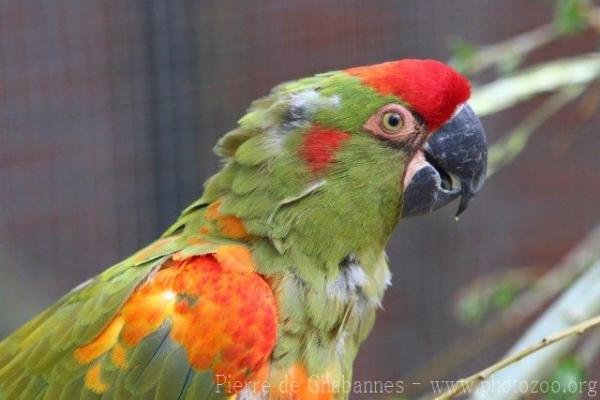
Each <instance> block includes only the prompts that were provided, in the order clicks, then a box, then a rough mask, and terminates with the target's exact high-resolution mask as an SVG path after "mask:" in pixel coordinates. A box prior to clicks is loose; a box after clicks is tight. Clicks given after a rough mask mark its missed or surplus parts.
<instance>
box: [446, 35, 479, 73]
mask: <svg viewBox="0 0 600 400" xmlns="http://www.w3.org/2000/svg"><path fill="white" fill-rule="evenodd" d="M449 48H450V51H452V54H453V57H452V62H451V64H452V66H453V67H454V68H456V69H457V70H458V71H460V72H468V71H469V70H471V69H472V68H473V62H474V58H475V55H476V54H477V46H475V45H473V44H472V43H469V42H467V41H466V40H464V39H461V38H454V39H452V40H451V41H450V44H449Z"/></svg>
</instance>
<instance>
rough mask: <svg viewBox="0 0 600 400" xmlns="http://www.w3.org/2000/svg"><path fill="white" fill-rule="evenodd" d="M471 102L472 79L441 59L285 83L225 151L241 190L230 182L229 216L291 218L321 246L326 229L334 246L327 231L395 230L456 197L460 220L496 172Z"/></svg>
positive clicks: (255, 108) (220, 149)
mask: <svg viewBox="0 0 600 400" xmlns="http://www.w3.org/2000/svg"><path fill="white" fill-rule="evenodd" d="M469 96H470V85H469V82H468V81H467V80H466V79H465V78H464V77H463V76H461V75H460V74H459V73H458V72H456V71H454V70H453V69H452V68H450V67H449V66H447V65H445V64H443V63H441V62H438V61H434V60H415V59H406V60H400V61H393V62H387V63H383V64H378V65H372V66H366V67H357V68H350V69H346V70H342V71H335V72H330V73H326V74H320V75H316V76H314V77H311V78H305V79H301V80H298V81H294V82H289V83H285V84H282V85H279V86H277V87H276V88H275V89H273V91H272V93H271V95H270V96H267V97H265V98H262V99H259V100H257V101H255V102H254V103H253V105H252V107H251V108H250V110H249V112H248V114H246V115H245V116H244V117H243V118H242V119H241V120H240V123H239V128H238V129H236V130H234V131H232V132H230V133H229V134H228V135H226V136H225V137H224V138H223V139H222V140H221V142H220V143H219V145H218V146H217V153H218V154H220V155H222V156H223V157H225V158H226V159H227V160H228V161H229V164H228V167H230V169H236V168H237V169H236V171H237V172H236V173H235V175H236V177H233V175H234V174H230V178H229V179H230V180H231V182H229V183H228V184H223V182H222V180H221V185H219V187H225V186H230V189H229V191H230V194H229V196H228V198H227V200H226V201H225V202H224V204H223V207H224V208H225V209H226V210H225V211H226V212H227V213H231V214H235V215H236V216H239V217H240V218H242V219H243V220H245V221H248V224H249V225H250V226H251V225H252V222H250V221H251V220H257V218H258V217H259V215H258V214H260V213H261V211H258V210H259V209H261V208H262V207H264V208H265V211H264V212H263V213H265V214H268V216H269V218H268V223H270V224H272V223H277V221H276V220H277V215H275V214H273V213H275V210H277V213H278V214H280V215H283V216H285V217H286V218H287V220H281V221H280V222H279V223H280V224H281V223H284V224H285V225H286V226H290V225H292V224H295V223H296V222H297V221H301V222H300V223H306V224H309V225H312V226H313V227H312V228H310V229H306V230H307V231H311V232H312V233H311V237H314V234H315V232H317V231H320V229H323V231H325V232H326V234H324V237H326V235H329V234H331V233H332V232H329V231H328V230H327V229H326V228H319V229H316V228H315V226H321V227H323V224H334V225H336V226H337V227H338V228H339V229H342V230H346V231H347V230H352V229H354V230H356V229H357V227H358V228H359V230H362V231H363V232H362V234H363V235H364V234H365V233H366V234H367V235H370V234H371V232H370V231H385V232H386V233H389V232H391V229H389V228H390V227H391V228H392V229H393V226H395V224H396V223H397V222H398V219H400V218H402V217H407V216H413V215H417V214H422V213H427V212H430V211H433V210H436V209H438V208H440V207H442V206H444V205H446V204H448V203H450V202H451V201H453V200H454V199H457V198H460V202H459V205H458V211H457V214H460V213H462V212H463V211H464V210H465V208H466V207H467V205H468V203H469V200H470V199H471V198H472V197H473V196H474V195H475V193H477V191H478V190H479V189H480V188H481V186H482V184H483V181H484V179H485V174H486V163H487V147H486V137H485V133H484V130H483V127H482V125H481V123H480V121H479V119H478V118H477V116H476V115H475V114H474V112H473V110H472V109H471V107H469V105H468V104H467V103H466V102H467V100H468V98H469ZM257 171H258V172H257ZM257 174H258V175H257ZM255 175H257V177H256V178H255V177H254V176H255ZM213 186H214V185H213ZM248 196H250V197H252V196H255V198H254V199H253V200H249V199H248ZM286 210H287V211H286ZM300 215H301V217H300ZM291 219H293V220H294V222H291V221H290V220H291ZM263 220H264V218H263ZM255 226H256V230H260V227H259V225H258V224H256V225H255ZM261 226H262V227H264V226H265V223H264V221H263V224H262V225H261ZM353 227H354V228H353ZM344 235H351V234H346V233H344ZM269 236H273V233H272V232H269ZM355 242H356V245H359V243H358V240H355Z"/></svg>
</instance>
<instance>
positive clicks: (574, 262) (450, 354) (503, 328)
mask: <svg viewBox="0 0 600 400" xmlns="http://www.w3.org/2000/svg"><path fill="white" fill-rule="evenodd" d="M596 260H600V224H599V225H597V226H596V227H595V228H594V229H592V230H591V231H590V232H589V233H588V234H587V235H586V237H585V238H584V239H583V240H581V242H580V243H579V244H578V245H577V246H576V247H575V248H574V249H573V250H571V251H570V252H569V254H567V255H566V256H565V257H564V259H563V260H562V261H561V262H560V263H559V264H558V265H557V266H556V267H554V268H552V269H551V270H550V271H548V272H547V273H546V274H544V275H543V276H542V277H541V278H539V279H538V280H537V281H536V283H535V285H534V286H533V287H532V288H531V289H530V290H528V291H526V292H524V293H523V294H521V295H520V296H519V297H517V299H516V300H515V301H514V302H513V303H512V304H511V305H510V307H509V308H507V309H506V310H504V311H502V312H500V313H499V314H498V316H497V317H495V318H494V319H493V320H492V321H490V322H487V323H486V324H485V325H484V326H483V327H482V329H481V330H479V331H476V332H474V333H473V334H471V335H469V336H467V337H465V338H461V339H459V340H458V341H457V342H455V343H454V344H453V345H452V346H450V348H449V350H448V351H447V352H445V353H444V354H442V355H441V356H439V357H437V358H436V359H434V360H432V361H431V362H429V363H427V365H425V366H423V367H422V368H419V370H418V371H416V372H415V373H413V374H411V375H410V376H407V377H404V378H403V380H404V381H405V382H425V381H428V380H429V379H431V377H432V376H436V377H442V376H446V375H447V374H448V373H449V372H451V371H452V370H454V369H456V368H457V367H458V366H460V365H462V363H463V362H465V361H467V360H470V359H471V358H472V356H474V355H476V354H479V353H481V352H482V351H484V350H485V349H486V348H488V347H490V346H491V345H493V344H495V343H496V342H497V341H498V340H499V339H501V338H502V337H504V336H505V335H506V334H507V333H509V332H511V331H512V330H513V329H514V328H516V327H518V326H520V325H522V324H523V323H524V322H525V321H527V320H528V319H529V318H531V316H532V315H534V314H535V313H536V312H538V311H539V310H540V309H541V308H542V307H543V306H544V305H545V304H547V303H548V302H549V301H550V299H552V298H555V297H556V296H557V295H558V294H559V293H560V292H561V291H563V290H564V289H565V287H567V286H569V285H570V284H572V283H573V282H574V281H575V280H576V279H578V278H579V277H581V276H582V274H584V273H585V272H586V271H587V270H589V268H590V266H591V265H593V264H594V262H595V261H596ZM409 388H410V387H409Z"/></svg>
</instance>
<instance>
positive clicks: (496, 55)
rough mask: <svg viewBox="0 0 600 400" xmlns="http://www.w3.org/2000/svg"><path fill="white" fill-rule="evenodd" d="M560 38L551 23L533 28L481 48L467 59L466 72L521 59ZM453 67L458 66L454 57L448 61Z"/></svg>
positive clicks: (470, 72) (479, 70)
mask: <svg viewBox="0 0 600 400" xmlns="http://www.w3.org/2000/svg"><path fill="white" fill-rule="evenodd" d="M559 36H560V33H559V31H558V30H557V29H556V27H555V26H554V24H553V23H550V24H546V25H542V26H539V27H537V28H534V29H532V30H530V31H528V32H525V33H521V34H520V35H517V36H514V37H511V38H510V39H507V40H505V41H502V42H499V43H496V44H492V45H489V46H483V47H481V48H479V49H478V50H477V52H476V53H475V54H474V55H473V56H472V57H470V58H469V60H468V65H467V68H466V70H467V72H468V73H469V74H476V73H479V72H481V71H484V70H486V69H488V68H490V67H493V66H495V65H499V64H501V63H502V62H503V61H504V60H506V59H508V58H518V59H523V58H525V57H526V56H527V55H528V54H529V53H531V52H532V51H533V50H536V49H538V48H540V47H542V46H544V45H546V44H548V43H550V42H552V41H553V40H555V39H557V38H558V37H559ZM450 63H451V64H453V65H457V64H460V61H459V60H458V59H457V58H456V57H455V58H453V59H452V60H450Z"/></svg>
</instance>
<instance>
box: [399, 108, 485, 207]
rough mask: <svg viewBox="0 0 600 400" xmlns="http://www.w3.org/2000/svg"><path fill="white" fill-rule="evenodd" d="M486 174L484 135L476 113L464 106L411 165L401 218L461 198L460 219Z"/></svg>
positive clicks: (441, 128) (408, 168)
mask: <svg viewBox="0 0 600 400" xmlns="http://www.w3.org/2000/svg"><path fill="white" fill-rule="evenodd" d="M486 171H487V140H486V136H485V131H484V130H483V126H482V125H481V121H479V118H477V116H476V115H475V113H474V112H473V109H472V108H471V107H470V106H469V105H468V104H464V105H463V106H462V108H461V109H460V110H459V111H458V112H457V113H456V114H455V115H454V116H453V117H452V119H450V120H449V121H448V122H446V124H445V125H443V126H442V127H440V128H439V129H438V130H437V131H436V132H434V133H433V135H431V137H430V138H429V139H428V140H427V142H425V145H424V146H423V148H422V150H419V151H418V152H417V153H416V154H415V156H414V157H413V159H412V160H411V161H410V163H409V164H408V166H407V170H406V174H405V177H404V197H403V210H402V215H403V216H413V215H419V214H424V213H429V212H432V211H435V210H437V209H438V208H441V207H443V206H445V205H446V204H448V203H450V202H451V201H452V200H454V199H456V198H457V197H460V202H459V203H458V210H457V211H456V216H457V217H458V216H459V215H460V214H461V213H462V212H463V211H465V210H466V208H467V206H468V204H469V201H470V200H471V199H472V198H473V196H475V194H476V193H477V192H478V191H479V190H480V189H481V187H482V186H483V181H484V180H485V176H486Z"/></svg>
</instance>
